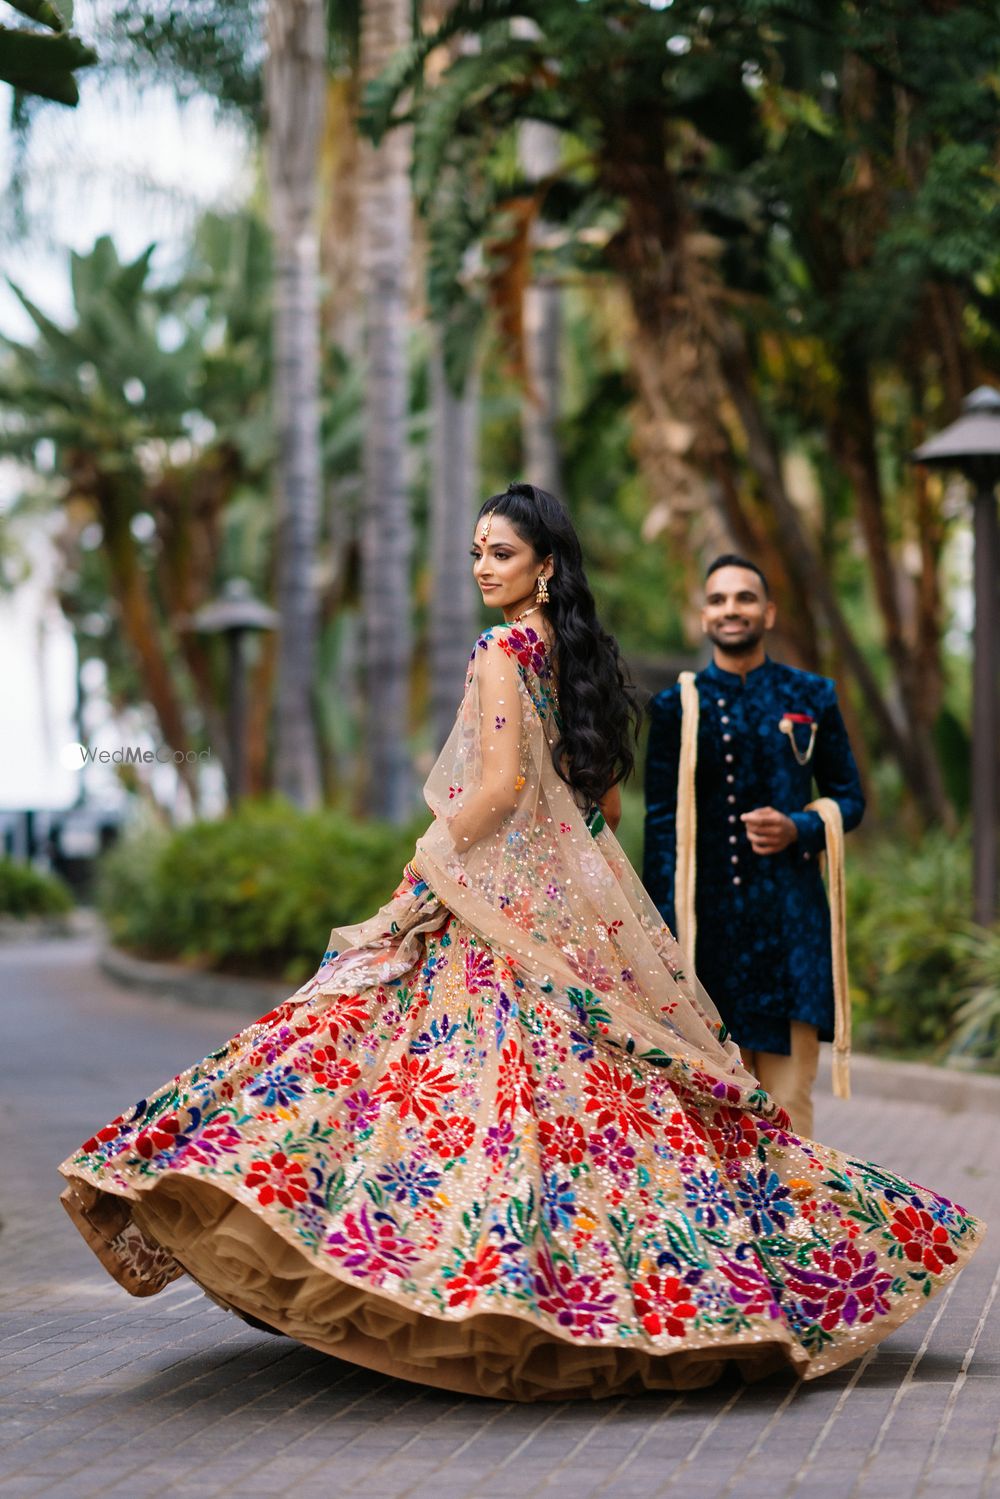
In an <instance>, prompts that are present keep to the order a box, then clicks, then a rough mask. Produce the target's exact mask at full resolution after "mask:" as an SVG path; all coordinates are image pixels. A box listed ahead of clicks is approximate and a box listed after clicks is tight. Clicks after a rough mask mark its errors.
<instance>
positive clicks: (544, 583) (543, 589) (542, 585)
mask: <svg viewBox="0 0 1000 1499" xmlns="http://www.w3.org/2000/svg"><path fill="white" fill-rule="evenodd" d="M548 601H549V584H548V579H547V578H546V576H545V574H544V573H539V574H538V587H537V588H536V589H535V603H536V604H547V603H548Z"/></svg>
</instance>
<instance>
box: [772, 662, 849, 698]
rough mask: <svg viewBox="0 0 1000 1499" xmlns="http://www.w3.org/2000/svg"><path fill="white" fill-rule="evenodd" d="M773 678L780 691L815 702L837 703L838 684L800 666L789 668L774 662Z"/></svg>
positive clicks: (784, 664) (783, 663) (830, 678)
mask: <svg viewBox="0 0 1000 1499" xmlns="http://www.w3.org/2000/svg"><path fill="white" fill-rule="evenodd" d="M771 677H772V681H773V682H774V686H775V688H777V689H778V690H781V691H785V692H796V693H798V694H799V695H801V696H804V697H805V696H808V697H809V698H810V699H811V700H813V701H815V702H834V701H836V697H837V684H836V682H835V681H834V680H833V678H832V677H824V676H821V675H820V673H819V672H816V671H803V669H802V668H801V667H800V666H788V665H787V664H786V663H785V662H784V661H772V662H771ZM789 707H791V704H789Z"/></svg>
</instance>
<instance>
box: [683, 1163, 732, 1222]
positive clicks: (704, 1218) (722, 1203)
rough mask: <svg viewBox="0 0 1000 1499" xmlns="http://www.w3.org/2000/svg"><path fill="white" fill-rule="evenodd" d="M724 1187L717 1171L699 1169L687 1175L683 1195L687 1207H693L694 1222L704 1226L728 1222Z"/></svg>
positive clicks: (727, 1207) (728, 1207)
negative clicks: (694, 1173) (694, 1174)
mask: <svg viewBox="0 0 1000 1499" xmlns="http://www.w3.org/2000/svg"><path fill="white" fill-rule="evenodd" d="M724 1192H725V1188H724V1187H723V1185H722V1180H721V1178H720V1176H719V1173H718V1172H717V1171H699V1172H698V1173H697V1175H696V1176H689V1177H688V1178H687V1180H686V1181H685V1183H684V1195H685V1197H686V1199H687V1205H688V1207H689V1208H694V1216H695V1222H696V1223H703V1224H704V1225H705V1227H706V1228H715V1226H716V1224H723V1223H728V1222H729V1213H730V1206H729V1204H728V1203H727V1202H726V1200H725V1197H724V1195H723V1194H724Z"/></svg>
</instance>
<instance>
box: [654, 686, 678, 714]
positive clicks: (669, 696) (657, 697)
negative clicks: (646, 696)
mask: <svg viewBox="0 0 1000 1499" xmlns="http://www.w3.org/2000/svg"><path fill="white" fill-rule="evenodd" d="M647 711H648V712H649V715H650V717H651V718H655V719H658V720H661V721H668V720H669V719H671V718H677V717H679V716H680V711H681V684H680V682H675V683H674V685H673V686H672V687H664V688H663V690H662V692H657V693H654V695H653V696H652V697H651V698H650V700H649V704H648V709H647Z"/></svg>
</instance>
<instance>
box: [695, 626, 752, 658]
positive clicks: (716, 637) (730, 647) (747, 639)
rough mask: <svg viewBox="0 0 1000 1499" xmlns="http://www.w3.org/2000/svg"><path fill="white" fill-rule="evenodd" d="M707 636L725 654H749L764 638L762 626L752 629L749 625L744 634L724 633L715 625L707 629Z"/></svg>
mask: <svg viewBox="0 0 1000 1499" xmlns="http://www.w3.org/2000/svg"><path fill="white" fill-rule="evenodd" d="M708 638H709V640H710V641H711V642H712V644H713V645H717V646H718V647H719V650H720V651H725V653H726V655H727V656H749V655H750V654H751V652H753V651H755V650H756V649H757V647H758V646H759V645H760V643H761V641H762V640H763V639H764V627H763V625H761V626H759V628H757V629H754V628H753V626H752V625H751V626H750V627H749V628H748V630H747V633H746V634H745V635H726V634H724V633H723V632H722V630H720V629H719V627H718V626H717V625H715V626H712V627H711V628H710V629H709V630H708Z"/></svg>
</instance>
